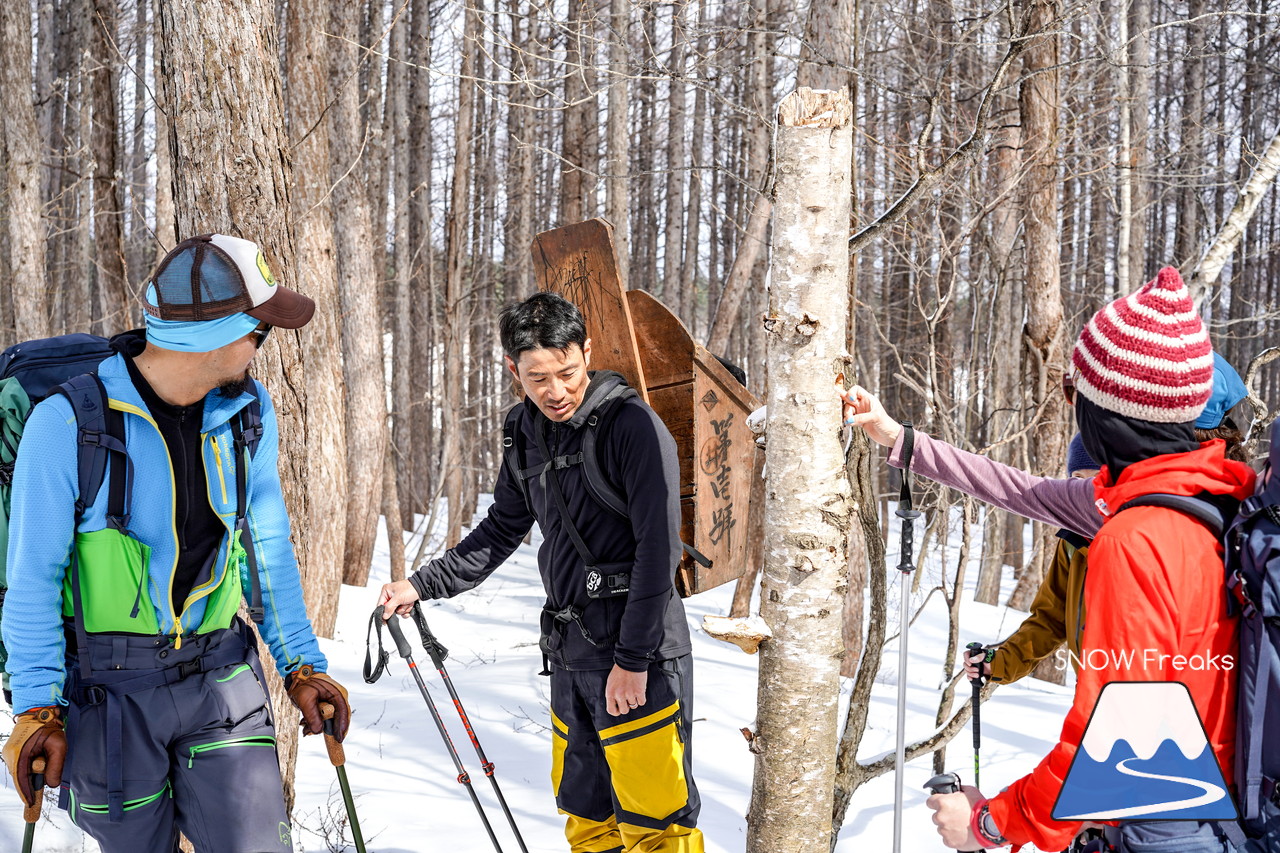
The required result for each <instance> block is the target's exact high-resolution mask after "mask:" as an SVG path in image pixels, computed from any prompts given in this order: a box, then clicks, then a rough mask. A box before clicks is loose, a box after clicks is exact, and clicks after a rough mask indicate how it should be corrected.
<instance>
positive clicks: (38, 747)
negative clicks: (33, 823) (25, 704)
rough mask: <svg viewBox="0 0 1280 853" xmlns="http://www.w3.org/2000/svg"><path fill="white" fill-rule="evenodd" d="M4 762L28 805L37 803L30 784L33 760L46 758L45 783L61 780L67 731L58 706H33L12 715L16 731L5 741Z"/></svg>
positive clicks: (49, 784) (50, 784) (54, 785)
mask: <svg viewBox="0 0 1280 853" xmlns="http://www.w3.org/2000/svg"><path fill="white" fill-rule="evenodd" d="M3 752H4V763H5V764H7V765H8V766H9V772H10V773H12V774H13V781H14V783H15V785H16V786H17V788H18V795H19V796H21V797H22V802H23V804H24V805H26V806H32V805H35V801H36V792H35V791H34V790H33V789H32V787H31V763H32V762H33V761H35V760H36V759H37V758H41V757H43V758H44V760H45V768H44V783H45V785H47V786H48V787H50V788H57V787H58V786H59V785H61V784H62V764H63V761H65V760H66V757H67V734H66V732H65V731H63V725H62V712H61V711H60V710H59V709H58V708H32V709H31V710H29V711H23V712H22V713H21V714H19V715H18V716H16V717H14V718H13V731H11V732H10V733H9V738H8V740H6V741H5V742H4V750H3Z"/></svg>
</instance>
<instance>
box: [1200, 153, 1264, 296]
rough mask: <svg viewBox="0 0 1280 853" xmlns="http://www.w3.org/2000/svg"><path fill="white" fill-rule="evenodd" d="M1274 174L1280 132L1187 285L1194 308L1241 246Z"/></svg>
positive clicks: (1250, 176)
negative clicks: (1241, 241) (1245, 232)
mask: <svg viewBox="0 0 1280 853" xmlns="http://www.w3.org/2000/svg"><path fill="white" fill-rule="evenodd" d="M1277 172H1280V130H1277V131H1276V132H1275V135H1274V136H1272V137H1271V141H1270V142H1269V143H1268V144H1267V148H1266V150H1265V151H1264V152H1263V153H1262V156H1261V157H1259V158H1258V164H1257V166H1255V167H1254V170H1253V173H1252V174H1251V175H1249V180H1248V181H1246V182H1245V185H1244V187H1242V188H1241V190H1240V195H1239V196H1238V197H1237V198H1236V203H1235V204H1234V205H1233V206H1232V208H1231V212H1230V213H1228V214H1227V216H1226V220H1225V221H1224V222H1223V223H1222V225H1221V226H1220V227H1219V229H1218V233H1217V234H1216V235H1214V238H1213V241H1212V242H1211V243H1210V244H1209V249H1208V251H1206V252H1205V253H1204V256H1203V257H1202V258H1201V259H1200V263H1198V264H1197V265H1196V268H1195V271H1194V272H1193V273H1192V274H1191V277H1190V279H1189V280H1188V282H1187V288H1188V290H1190V291H1191V298H1192V299H1194V300H1195V301H1196V305H1197V306H1199V305H1200V303H1201V302H1202V301H1203V300H1204V297H1205V294H1206V293H1207V292H1208V290H1209V288H1210V287H1212V286H1213V284H1214V283H1215V282H1216V281H1217V280H1218V276H1219V275H1221V274H1222V267H1223V266H1225V265H1226V263H1227V259H1228V258H1230V257H1231V253H1232V252H1234V251H1235V250H1236V248H1237V247H1238V246H1239V245H1240V239H1241V238H1242V237H1243V236H1244V230H1245V228H1246V227H1247V226H1248V224H1249V222H1250V220H1252V219H1253V215H1254V214H1255V213H1256V212H1257V210H1258V204H1259V203H1261V201H1262V197H1263V196H1264V195H1265V194H1266V192H1267V190H1268V189H1269V188H1270V187H1271V185H1272V184H1273V183H1275V180H1276V173H1277Z"/></svg>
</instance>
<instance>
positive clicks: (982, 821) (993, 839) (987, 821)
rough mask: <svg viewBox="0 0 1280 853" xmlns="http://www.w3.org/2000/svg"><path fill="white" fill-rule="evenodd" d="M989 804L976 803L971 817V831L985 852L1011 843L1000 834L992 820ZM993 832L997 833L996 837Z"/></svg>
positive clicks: (984, 801) (983, 802) (984, 802)
mask: <svg viewBox="0 0 1280 853" xmlns="http://www.w3.org/2000/svg"><path fill="white" fill-rule="evenodd" d="M989 802H990V801H989V800H980V801H979V802H977V803H975V804H974V806H973V812H972V813H971V814H970V816H969V829H970V830H971V831H972V832H973V837H974V838H976V839H978V844H980V845H982V849H983V850H989V849H991V848H993V847H1004V846H1005V845H1006V844H1008V843H1009V840H1008V839H1006V838H1005V837H1004V836H1003V835H1000V834H999V829H998V828H997V827H996V825H995V821H994V820H992V818H991V810H990V806H989ZM993 832H994V833H996V834H995V835H994V836H993V835H992V833H993Z"/></svg>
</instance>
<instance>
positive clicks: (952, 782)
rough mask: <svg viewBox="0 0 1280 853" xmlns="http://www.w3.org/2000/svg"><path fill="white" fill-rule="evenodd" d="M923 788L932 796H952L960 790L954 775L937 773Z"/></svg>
mask: <svg viewBox="0 0 1280 853" xmlns="http://www.w3.org/2000/svg"><path fill="white" fill-rule="evenodd" d="M924 786H925V787H926V788H928V789H929V791H930V792H931V793H934V794H954V793H956V792H957V791H959V790H960V776H959V775H958V774H955V773H939V774H938V775H937V776H934V777H933V778H932V779H930V780H929V781H928V782H925V783H924ZM962 853H982V851H981V850H969V851H962Z"/></svg>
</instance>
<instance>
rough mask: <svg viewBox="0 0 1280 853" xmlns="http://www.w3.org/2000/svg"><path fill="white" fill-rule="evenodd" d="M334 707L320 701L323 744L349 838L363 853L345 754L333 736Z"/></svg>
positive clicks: (362, 841) (358, 821)
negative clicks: (334, 771) (335, 778)
mask: <svg viewBox="0 0 1280 853" xmlns="http://www.w3.org/2000/svg"><path fill="white" fill-rule="evenodd" d="M333 713H334V708H333V706H332V705H330V704H329V703H328V702H321V703H320V716H322V717H324V745H325V749H327V750H329V763H330V764H332V765H333V766H334V767H335V768H337V770H338V785H339V786H340V787H341V788H342V802H343V803H344V804H346V807H347V821H348V822H349V823H350V824H351V839H352V840H353V841H355V843H356V850H358V851H359V853H365V849H364V836H363V835H361V834H360V820H359V819H358V818H357V817H356V803H355V800H353V799H352V798H351V784H350V783H349V782H347V768H346V766H345V765H346V763H347V754H346V752H345V751H344V750H343V748H342V744H340V743H338V739H337V738H335V737H334V736H333Z"/></svg>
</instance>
